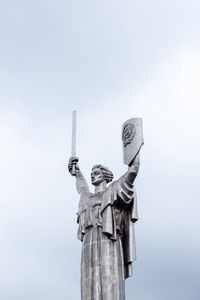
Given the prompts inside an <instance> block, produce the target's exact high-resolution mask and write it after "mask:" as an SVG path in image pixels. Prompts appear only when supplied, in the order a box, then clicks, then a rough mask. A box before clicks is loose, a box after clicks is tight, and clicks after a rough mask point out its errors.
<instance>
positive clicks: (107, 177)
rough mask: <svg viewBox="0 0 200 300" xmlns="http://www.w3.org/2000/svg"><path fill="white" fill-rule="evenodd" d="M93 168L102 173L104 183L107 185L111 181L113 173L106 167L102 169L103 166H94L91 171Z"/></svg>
mask: <svg viewBox="0 0 200 300" xmlns="http://www.w3.org/2000/svg"><path fill="white" fill-rule="evenodd" d="M94 168H99V169H100V170H101V171H102V173H103V176H104V179H105V181H106V183H109V182H111V181H112V180H113V173H112V172H111V171H110V170H109V169H108V168H107V167H104V166H103V165H100V164H99V165H94V166H93V167H92V170H93V169H94Z"/></svg>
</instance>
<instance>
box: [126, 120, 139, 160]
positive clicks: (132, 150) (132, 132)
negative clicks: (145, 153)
mask: <svg viewBox="0 0 200 300" xmlns="http://www.w3.org/2000/svg"><path fill="white" fill-rule="evenodd" d="M122 142H123V155H124V163H125V165H129V164H130V163H131V161H132V160H133V159H134V158H135V157H136V155H137V154H138V153H139V151H140V148H141V147H142V145H143V144H144V139H143V130H142V119H141V118H132V119H130V120H127V121H126V122H125V123H124V124H123V125H122Z"/></svg>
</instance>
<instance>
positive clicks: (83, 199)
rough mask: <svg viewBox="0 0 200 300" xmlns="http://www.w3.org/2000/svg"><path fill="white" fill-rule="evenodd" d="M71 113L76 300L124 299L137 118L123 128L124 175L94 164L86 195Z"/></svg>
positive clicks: (139, 138)
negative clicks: (78, 286) (115, 176)
mask: <svg viewBox="0 0 200 300" xmlns="http://www.w3.org/2000/svg"><path fill="white" fill-rule="evenodd" d="M75 123H76V114H75V112H74V113H73V126H72V128H73V133H72V157H71V158H70V160H69V164H68V169H69V172H70V173H71V175H73V176H75V177H76V188H77V191H78V193H79V194H80V201H79V207H78V219H77V222H78V224H79V227H78V239H79V240H81V241H82V254H81V300H125V279H126V278H127V277H129V276H132V262H133V261H134V260H135V259H136V254H135V239H134V223H135V222H136V221H137V219H138V212H137V198H136V192H135V188H134V185H133V183H134V180H135V178H136V176H137V174H138V170H139V164H140V162H139V151H140V149H141V146H142V144H143V135H142V120H141V119H140V118H133V119H130V120H128V121H127V122H125V123H124V124H123V127H122V142H123V153H124V163H125V164H127V165H128V170H127V172H126V173H125V174H124V175H123V176H121V177H120V178H119V179H118V180H116V181H114V182H112V183H111V184H110V185H109V186H107V184H108V183H110V182H111V181H112V179H113V174H112V172H111V171H110V170H109V169H108V168H107V167H105V166H103V165H100V164H97V165H94V166H93V168H92V171H91V182H92V184H93V185H94V187H95V191H94V193H91V192H90V190H89V188H88V184H87V182H86V180H85V178H84V176H83V174H82V173H81V171H80V168H79V165H78V160H79V159H78V158H77V157H76V151H75V141H76V137H75V135H76V124H75Z"/></svg>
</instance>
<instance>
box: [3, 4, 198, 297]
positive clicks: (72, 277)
mask: <svg viewBox="0 0 200 300" xmlns="http://www.w3.org/2000/svg"><path fill="white" fill-rule="evenodd" d="M199 11H200V2H199V1H195V0H190V1H186V0H182V1H180V0H173V1H172V0H168V1H163V0H159V1H158V0H152V1H147V0H140V1H135V0H132V1H130V0H124V1H122V0H115V1H113V0H109V1H108V0H106V1H105V0H101V1H96V0H85V1H80V0H74V1H68V0H65V1H64V0H57V1H53V0H48V1H47V0H40V1H38V0H35V1H25V0H18V1H13V0H7V1H3V0H1V1H0V141H1V146H0V165H1V168H0V182H1V184H0V195H1V196H0V244H1V247H0V299H2V300H64V299H65V300H66V299H70V300H77V299H80V284H79V282H80V274H79V273H80V255H81V242H80V241H78V240H77V237H76V233H77V224H76V212H77V206H78V200H79V199H78V194H77V192H76V189H75V180H74V178H73V177H71V176H70V175H69V173H68V171H67V163H68V159H69V157H70V156H71V153H70V152H71V120H72V111H73V110H77V156H78V157H79V165H80V168H81V170H82V172H83V173H84V175H85V178H86V179H87V181H88V182H90V176H89V175H90V170H91V167H92V166H93V165H94V164H96V163H102V164H104V165H106V166H108V167H109V168H110V169H111V170H112V171H113V173H114V177H115V179H117V178H119V177H120V176H121V175H123V174H124V173H125V172H126V168H127V167H126V166H125V165H124V164H123V155H122V143H121V127H122V124H123V123H124V122H125V121H126V120H127V119H129V118H132V117H141V118H143V131H144V141H145V144H144V146H143V148H142V150H141V155H140V159H141V165H140V171H139V174H138V177H137V179H136V182H135V187H136V190H137V194H138V206H139V221H138V222H137V224H136V226H135V230H136V247H137V261H136V262H135V263H134V276H133V277H131V278H129V279H127V281H126V299H127V300H169V299H170V300H177V299H181V300H189V299H191V300H198V299H200V288H199V277H200V271H199V270H200V259H199V253H200V237H199V227H200V219H199V209H200V204H199V180H198V170H199V167H200V158H199V153H200V139H199V133H200V121H199V113H200V85H199V78H200V18H199ZM90 188H91V191H92V189H93V188H92V186H91V185H90Z"/></svg>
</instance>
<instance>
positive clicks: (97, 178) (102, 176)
mask: <svg viewBox="0 0 200 300" xmlns="http://www.w3.org/2000/svg"><path fill="white" fill-rule="evenodd" d="M112 180H113V173H112V172H111V171H110V170H109V169H108V168H107V167H104V166H102V165H94V166H93V168H92V172H91V181H92V184H93V185H95V186H97V185H99V184H100V183H101V182H103V181H105V182H106V183H109V182H111V181H112Z"/></svg>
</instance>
